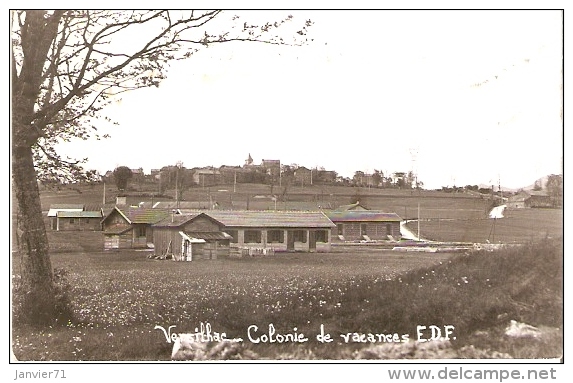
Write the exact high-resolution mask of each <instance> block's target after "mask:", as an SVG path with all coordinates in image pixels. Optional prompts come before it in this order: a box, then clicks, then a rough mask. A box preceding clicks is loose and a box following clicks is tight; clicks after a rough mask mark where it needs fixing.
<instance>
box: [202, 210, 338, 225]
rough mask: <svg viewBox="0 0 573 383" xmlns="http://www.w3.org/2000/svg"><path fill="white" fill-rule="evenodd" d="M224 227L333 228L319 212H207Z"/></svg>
mask: <svg viewBox="0 0 573 383" xmlns="http://www.w3.org/2000/svg"><path fill="white" fill-rule="evenodd" d="M205 214H207V215H209V216H211V217H213V218H215V219H216V220H217V221H219V222H221V223H222V224H223V225H224V226H226V227H298V228H304V227H308V228H312V227H323V228H326V227H334V226H335V225H334V224H333V223H332V221H330V219H328V217H327V216H326V215H325V214H324V213H323V212H319V211H262V210H209V211H207V212H205Z"/></svg>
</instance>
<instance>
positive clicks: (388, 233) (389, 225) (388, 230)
mask: <svg viewBox="0 0 573 383" xmlns="http://www.w3.org/2000/svg"><path fill="white" fill-rule="evenodd" d="M386 235H392V225H391V224H389V223H387V224H386Z"/></svg>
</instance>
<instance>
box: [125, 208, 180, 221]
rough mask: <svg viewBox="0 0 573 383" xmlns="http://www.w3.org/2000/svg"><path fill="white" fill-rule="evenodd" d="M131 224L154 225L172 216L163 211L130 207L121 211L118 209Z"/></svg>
mask: <svg viewBox="0 0 573 383" xmlns="http://www.w3.org/2000/svg"><path fill="white" fill-rule="evenodd" d="M116 209H117V210H119V211H120V212H121V214H123V215H124V216H125V217H126V218H127V219H128V220H129V221H130V222H131V223H148V224H154V223H157V222H159V221H161V220H162V219H164V218H166V217H167V216H169V214H171V213H170V212H169V211H167V210H162V209H146V208H137V207H128V208H123V209H120V208H118V207H116Z"/></svg>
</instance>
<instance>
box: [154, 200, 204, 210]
mask: <svg viewBox="0 0 573 383" xmlns="http://www.w3.org/2000/svg"><path fill="white" fill-rule="evenodd" d="M178 205H179V206H178ZM153 208H154V209H177V208H180V209H208V208H209V202H200V201H179V202H177V201H158V202H156V203H154V204H153Z"/></svg>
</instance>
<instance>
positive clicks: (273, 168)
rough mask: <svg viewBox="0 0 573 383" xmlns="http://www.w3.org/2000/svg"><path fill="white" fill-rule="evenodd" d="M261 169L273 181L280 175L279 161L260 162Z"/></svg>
mask: <svg viewBox="0 0 573 383" xmlns="http://www.w3.org/2000/svg"><path fill="white" fill-rule="evenodd" d="M261 167H262V168H263V169H264V170H265V172H266V173H267V174H268V175H269V176H271V177H272V178H273V180H278V178H279V177H280V174H281V161H280V160H263V161H262V162H261Z"/></svg>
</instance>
